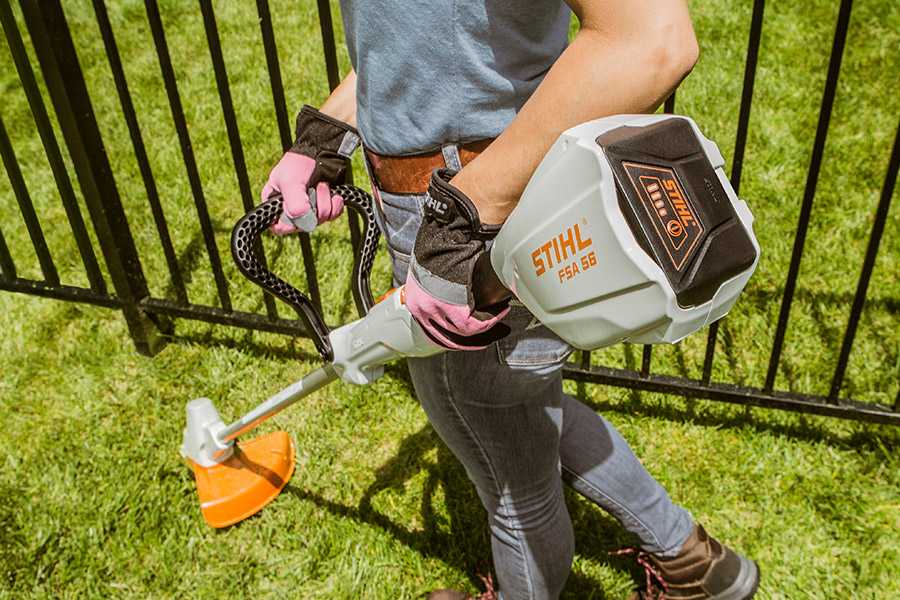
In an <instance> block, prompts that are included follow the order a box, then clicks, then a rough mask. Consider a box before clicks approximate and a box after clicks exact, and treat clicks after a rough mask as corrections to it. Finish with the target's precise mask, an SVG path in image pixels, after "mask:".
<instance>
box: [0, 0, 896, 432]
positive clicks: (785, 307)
mask: <svg viewBox="0 0 900 600" xmlns="http://www.w3.org/2000/svg"><path fill="white" fill-rule="evenodd" d="M92 2H93V9H94V13H95V16H96V22H97V26H98V29H99V32H100V34H101V37H102V41H103V45H104V48H105V52H106V56H107V59H108V62H109V67H110V71H111V73H112V77H113V80H114V83H115V89H116V93H117V95H118V100H119V103H120V106H121V110H122V114H123V115H124V118H125V121H126V125H127V130H128V133H129V135H130V138H131V144H132V148H133V152H134V157H135V159H136V161H137V164H138V166H139V170H140V175H141V178H142V180H143V185H144V188H145V191H146V195H147V199H148V202H149V207H150V211H151V213H152V217H153V221H154V223H155V227H156V229H157V232H158V238H159V243H160V245H161V247H162V251H163V254H164V257H165V263H166V265H167V267H168V270H169V277H170V281H171V293H169V294H167V295H166V296H167V297H155V296H153V295H152V294H151V293H150V291H149V289H148V285H147V282H146V279H145V276H144V272H143V269H142V263H141V260H140V257H139V255H138V250H137V248H136V245H135V242H134V239H133V237H132V233H131V231H130V230H129V227H128V224H127V221H126V213H125V209H124V207H123V204H122V202H121V199H120V195H119V189H118V188H117V185H116V181H115V180H114V177H113V171H112V168H111V167H110V162H109V157H108V155H107V151H106V149H105V148H104V144H103V141H102V139H101V135H100V129H99V127H98V123H97V119H96V118H95V115H94V109H93V106H92V102H91V97H90V95H89V93H88V89H87V86H86V83H85V77H84V74H83V72H82V70H81V66H80V65H79V62H78V58H77V55H76V51H75V45H74V44H73V40H72V37H71V35H70V30H69V26H68V23H67V21H66V17H65V15H64V12H63V9H62V6H61V3H60V2H59V1H58V0H57V1H54V0H21V2H20V5H21V10H22V15H23V20H24V23H25V27H26V29H27V33H28V35H29V36H30V39H31V42H32V45H33V47H34V52H35V54H36V57H37V61H38V64H39V68H40V73H41V75H42V77H43V81H44V84H45V85H46V88H47V93H48V95H49V98H50V100H51V102H52V104H53V108H54V112H55V115H56V120H57V121H58V124H59V129H60V131H61V133H62V136H63V140H64V142H65V147H66V149H67V151H68V155H69V156H70V157H71V161H72V167H73V170H74V172H75V175H76V177H77V179H78V183H79V186H80V189H81V195H82V196H83V199H84V203H85V205H86V206H87V209H88V212H89V217H90V223H91V224H92V226H93V228H94V232H95V234H96V239H97V243H98V245H99V247H100V250H101V252H102V253H103V261H104V264H105V266H106V271H107V273H108V276H109V280H110V282H111V283H112V288H113V289H112V290H110V289H108V288H107V283H106V279H105V278H104V275H103V273H102V270H101V266H100V263H99V262H98V258H97V256H96V255H95V251H94V247H93V245H92V243H91V240H90V236H89V234H88V230H87V227H86V224H85V222H84V219H83V218H82V215H81V212H80V209H79V205H78V202H77V200H76V195H75V191H74V189H73V186H72V183H71V181H70V179H69V174H68V171H67V168H66V164H65V161H64V159H63V154H62V151H61V148H60V147H59V145H58V143H57V138H56V135H55V133H54V130H53V127H52V125H51V120H50V116H49V114H48V112H47V108H46V107H45V105H44V101H43V97H42V95H41V92H40V89H39V87H38V81H37V79H36V77H35V74H34V72H33V70H32V66H31V63H30V61H29V57H28V55H27V52H26V48H25V45H24V43H23V39H22V32H20V31H19V28H18V25H17V22H16V19H15V16H14V14H13V11H12V8H11V6H10V5H9V3H8V2H7V1H6V0H2V1H0V21H2V26H3V29H4V32H5V35H6V40H7V43H8V45H9V49H10V53H11V55H12V57H13V60H14V63H15V67H16V71H17V74H18V79H19V82H20V83H21V86H22V90H23V91H24V93H25V95H26V96H27V99H28V103H29V106H30V109H31V112H32V115H33V119H34V123H35V125H36V128H37V131H38V133H39V135H40V139H41V142H42V145H43V150H44V152H45V153H46V156H47V160H48V162H49V164H50V167H51V170H52V173H53V176H54V179H55V183H56V186H57V189H58V192H59V195H60V198H61V200H62V203H63V206H64V209H65V212H66V215H67V217H68V221H69V224H70V228H71V233H72V236H73V238H74V241H75V244H76V246H77V249H78V253H79V255H80V259H81V262H82V263H83V267H84V273H85V275H86V277H87V281H88V286H87V287H79V286H72V285H65V284H63V283H61V282H60V277H59V275H58V272H57V268H56V265H55V264H54V261H53V258H52V257H51V254H50V251H49V249H48V245H47V242H46V241H45V237H44V233H43V231H42V228H41V223H40V221H39V219H38V216H37V212H36V210H35V208H34V205H33V203H32V201H31V198H30V196H29V190H28V188H27V187H26V184H25V181H24V179H23V176H22V173H21V172H20V168H19V164H18V162H17V159H16V155H15V153H14V150H13V147H12V145H11V143H10V139H9V136H8V135H7V131H6V129H5V127H4V125H3V122H2V120H0V152H2V158H3V163H4V165H5V167H6V171H7V175H8V177H9V181H10V184H11V188H12V191H13V193H14V195H15V198H16V201H17V202H18V206H19V209H20V213H21V218H22V219H23V221H24V224H25V226H26V228H27V231H28V234H29V236H30V238H31V241H32V244H33V247H34V251H35V254H36V256H37V259H38V263H39V265H40V270H41V273H42V276H43V279H29V278H24V277H21V276H19V274H18V273H17V269H16V265H15V263H14V261H13V258H12V256H11V253H10V251H9V248H8V246H7V243H6V241H5V239H4V237H3V233H2V231H0V289H2V290H8V291H14V292H22V293H26V294H34V295H39V296H46V297H50V298H56V299H60V300H68V301H76V302H86V303H91V304H95V305H99V306H104V307H109V308H115V309H119V310H121V311H122V314H123V315H124V317H125V320H126V322H127V324H128V328H129V331H130V334H131V337H132V339H133V341H134V344H135V346H136V348H137V349H138V351H139V352H141V353H144V354H148V355H152V354H153V353H155V352H156V351H157V350H158V349H159V348H160V347H161V345H162V344H163V343H164V336H162V335H160V334H164V333H168V332H170V331H171V328H172V319H177V318H185V319H197V320H201V321H206V322H211V323H219V324H224V325H232V326H238V327H244V328H249V329H255V330H262V331H269V332H276V333H284V334H289V335H299V336H302V335H304V332H303V330H302V327H301V326H300V325H299V322H298V321H295V320H293V319H286V318H283V317H280V316H279V314H278V309H277V307H276V304H275V303H274V301H273V300H272V298H271V297H269V296H266V295H264V298H263V302H264V306H265V314H264V315H263V314H257V313H254V312H243V311H239V310H236V309H234V308H233V305H232V299H231V296H230V292H229V285H228V280H227V277H226V274H225V270H224V269H223V265H222V262H221V258H220V253H219V248H218V247H217V243H216V239H215V235H214V230H213V224H212V220H211V218H210V212H209V209H208V207H207V202H206V197H205V195H204V190H203V186H202V184H201V179H200V176H199V173H198V168H197V160H196V158H195V153H194V149H193V146H192V142H191V136H190V134H189V131H188V126H187V122H186V119H185V112H184V109H183V105H182V100H181V96H180V94H179V88H178V85H177V82H176V77H175V71H174V69H173V64H172V59H171V55H170V51H169V48H168V45H167V41H166V35H165V32H164V29H163V23H162V20H161V18H160V11H159V8H158V5H157V2H156V0H146V2H145V10H146V16H147V21H148V24H149V27H150V30H151V32H152V37H153V42H154V45H155V50H156V54H157V58H158V62H159V67H160V70H161V73H162V78H163V82H164V86H165V92H166V96H167V99H168V104H169V108H170V111H171V118H172V122H173V123H174V126H175V130H176V132H177V137H178V142H179V146H180V151H181V155H182V158H183V161H184V166H185V168H186V170H187V176H188V181H189V184H190V190H191V195H192V198H193V202H194V204H195V208H196V214H197V217H198V222H199V225H200V230H201V231H200V233H201V235H202V240H203V244H204V246H205V249H206V254H207V256H208V260H209V265H210V269H211V272H212V275H213V279H214V282H215V289H216V296H217V300H218V306H212V305H205V304H197V303H193V302H191V301H189V299H188V294H187V292H186V288H185V276H184V273H182V270H181V267H180V265H179V261H178V258H177V256H176V252H175V249H174V247H173V243H172V239H171V235H170V231H169V227H168V224H167V221H166V216H165V213H164V211H163V207H162V203H161V202H160V191H159V190H158V189H157V184H156V179H155V177H154V174H153V171H152V168H151V165H150V161H149V159H148V155H147V150H146V145H145V141H144V139H143V137H142V133H141V129H140V127H139V125H138V119H137V117H136V110H135V106H134V102H133V100H132V96H131V94H130V92H129V87H128V84H127V82H126V78H125V72H124V70H123V66H122V62H121V58H120V55H119V49H118V47H117V45H116V40H115V38H114V35H113V29H112V26H111V24H110V19H109V16H108V14H107V9H106V6H105V5H104V2H103V0H92ZM199 5H200V10H201V13H202V19H203V26H204V31H205V34H206V41H207V46H208V49H209V53H210V58H211V61H212V65H213V70H214V74H215V82H216V87H217V90H218V94H219V99H220V102H221V110H222V115H223V117H224V120H225V128H226V131H227V136H228V141H229V146H230V151H231V157H232V161H233V164H234V167H235V173H236V175H237V181H238V186H239V189H240V195H241V200H242V203H243V207H244V209H249V208H251V207H252V206H253V204H254V194H253V192H252V189H251V185H250V181H249V178H248V175H247V168H246V164H245V162H246V161H245V157H244V150H243V146H242V142H241V136H240V133H239V130H238V122H237V119H236V116H235V110H234V105H233V100H232V94H231V91H230V88H229V79H228V76H227V73H226V66H225V60H224V58H223V53H222V48H221V44H220V40H219V33H218V30H217V23H216V17H215V14H214V11H213V5H212V3H211V1H210V0H199ZM851 5H852V2H851V0H842V1H841V2H840V7H839V10H838V17H837V23H836V26H835V29H834V39H833V44H832V50H831V56H830V61H829V66H828V72H827V76H826V81H825V87H824V92H823V95H822V99H821V106H820V110H819V117H818V126H817V129H816V135H815V140H814V143H813V147H812V153H811V158H810V163H809V170H808V172H807V177H806V186H805V190H804V193H803V197H802V204H801V208H800V214H799V221H798V224H797V228H796V234H795V237H794V244H793V252H792V254H791V260H790V265H789V268H788V272H787V274H786V278H785V283H784V292H783V295H782V298H781V309H780V312H779V316H778V321H777V325H776V329H775V336H774V343H773V346H772V349H771V354H770V357H769V363H768V370H767V375H766V378H765V383H764V385H763V386H762V387H743V386H738V385H734V384H731V383H722V382H715V381H712V380H711V379H712V372H713V361H714V360H715V359H716V356H717V352H716V344H717V340H718V338H719V337H720V336H719V330H720V326H719V323H715V324H713V326H712V327H710V328H709V331H708V334H707V340H706V349H705V355H704V361H703V368H702V375H701V376H700V377H699V378H696V379H693V378H689V377H672V376H668V375H661V374H656V373H654V372H653V370H652V359H653V349H652V347H651V346H645V347H644V348H643V353H642V358H641V365H640V368H639V369H635V370H632V369H623V368H611V367H604V366H598V365H595V364H593V362H592V360H591V355H590V353H581V354H580V355H579V356H578V360H577V361H576V362H570V363H569V364H568V365H567V367H566V375H567V377H569V378H570V379H573V380H577V381H586V382H592V383H601V384H609V385H616V386H621V387H626V388H632V389H637V390H647V391H653V392H664V393H670V394H677V395H682V396H686V397H692V398H705V399H712V400H720V401H725V402H731V403H737V404H744V405H753V406H763V407H769V408H779V409H787V410H792V411H798V412H805V413H815V414H821V415H829V416H837V417H844V418H852V419H859V420H866V421H873V422H882V423H891V424H900V389H898V390H897V392H896V394H897V395H896V398H895V400H894V403H893V406H886V405H881V404H874V403H862V402H857V401H854V400H853V399H851V398H846V397H842V396H841V392H842V386H843V383H844V379H845V373H846V370H847V365H848V361H849V358H850V354H851V350H852V348H853V343H854V339H855V337H856V332H857V328H858V325H859V323H860V317H861V315H862V313H863V308H864V305H865V302H866V295H867V291H868V287H869V281H870V279H871V276H872V272H873V269H874V266H875V260H876V257H877V254H878V249H879V245H880V243H881V239H882V235H883V232H884V229H885V224H886V222H887V218H888V211H889V208H890V203H891V199H892V196H893V193H894V188H895V185H896V180H897V173H898V168H900V126H898V129H897V133H896V136H895V139H894V143H893V149H892V151H891V154H890V157H889V158H888V159H887V174H886V177H885V179H884V182H883V186H882V188H881V194H880V200H879V202H878V207H877V209H876V212H875V215H874V219H873V223H872V228H871V233H870V234H869V242H868V248H867V250H866V253H865V258H864V261H863V264H862V268H861V273H860V276H859V280H858V284H857V287H856V293H855V295H854V298H853V302H852V306H851V308H850V312H849V317H848V319H847V325H846V330H845V332H844V335H843V340H842V342H841V347H840V352H839V357H838V360H837V363H836V364H835V365H834V371H833V375H832V379H831V384H830V391H829V392H828V393H827V394H823V395H815V394H804V393H795V392H787V391H781V390H776V389H774V387H775V381H776V376H777V374H778V372H779V367H780V364H781V356H782V351H783V348H784V340H785V334H786V332H787V329H788V325H789V323H790V312H791V306H792V303H793V301H794V296H795V292H796V286H797V279H798V275H799V268H800V263H801V259H802V257H803V251H804V245H805V241H806V236H807V231H808V229H809V225H810V215H811V210H812V207H813V201H814V198H815V196H816V185H817V183H818V181H819V172H820V169H821V166H822V161H823V153H824V148H825V142H826V137H827V135H828V131H829V123H830V121H831V114H832V108H833V106H834V101H835V92H836V89H837V82H838V77H839V74H840V71H841V61H842V58H843V55H844V46H845V42H846V39H847V31H848V25H849V20H850V13H851ZM256 8H257V12H258V17H259V34H260V37H261V41H262V45H263V48H264V51H265V58H266V66H267V69H268V75H269V82H270V85H271V96H272V100H273V102H274V108H275V115H276V119H277V123H278V131H279V135H280V138H281V143H282V146H283V147H285V148H287V147H288V146H289V145H290V144H291V127H290V122H289V119H288V113H287V109H286V102H285V92H284V88H283V84H282V77H281V70H280V64H279V58H278V52H277V48H276V43H275V36H274V30H273V24H272V17H271V14H270V10H269V4H268V0H256ZM764 8H765V1H764V0H755V1H754V3H753V8H752V16H751V20H750V28H749V41H748V46H747V52H746V63H745V67H744V79H743V88H742V95H741V102H740V109H739V115H738V122H737V130H736V131H737V133H736V138H735V146H734V149H733V157H734V158H733V163H732V172H731V180H732V183H733V185H734V187H735V189H736V190H739V189H740V184H741V175H742V170H743V165H744V154H745V149H746V146H747V139H748V126H749V122H750V108H751V102H752V100H753V96H754V93H753V92H754V83H755V77H756V73H757V61H758V57H759V49H760V40H761V36H762V29H763V14H764ZM318 10H319V13H318V14H319V24H320V28H321V33H322V41H323V47H324V62H325V68H326V70H327V75H328V82H329V84H330V86H331V88H332V89H333V88H334V87H335V86H336V85H337V84H338V81H339V77H338V60H337V53H336V48H335V38H334V32H333V24H332V18H331V12H330V7H329V3H328V1H327V0H318ZM665 109H666V110H667V111H673V110H674V109H675V97H674V95H673V97H671V98H670V99H669V100H668V101H667V103H666V107H665ZM349 226H350V236H351V240H352V241H353V243H354V245H355V243H356V242H357V241H358V237H359V227H358V224H357V223H356V222H355V220H352V219H351V220H350V225H349ZM299 239H300V242H299V243H300V248H301V252H302V256H303V261H304V266H305V273H306V278H307V281H306V283H307V289H308V291H309V294H310V297H311V299H312V301H313V303H314V304H315V305H316V306H317V307H318V308H321V300H320V292H319V286H318V278H317V275H316V264H315V261H314V255H313V248H312V245H311V243H310V239H309V236H308V235H306V234H301V235H300V236H299ZM875 367H877V366H875ZM885 367H886V368H885V369H884V372H885V373H889V372H890V366H889V365H885ZM885 385H887V386H892V387H900V384H898V382H897V381H886V382H885Z"/></svg>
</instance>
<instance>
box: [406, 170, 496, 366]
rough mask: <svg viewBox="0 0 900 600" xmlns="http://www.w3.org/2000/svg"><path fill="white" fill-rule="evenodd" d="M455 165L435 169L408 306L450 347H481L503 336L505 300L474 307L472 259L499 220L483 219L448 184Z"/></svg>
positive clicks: (408, 282) (412, 270) (409, 276)
mask: <svg viewBox="0 0 900 600" xmlns="http://www.w3.org/2000/svg"><path fill="white" fill-rule="evenodd" d="M454 175H455V172H454V171H451V170H449V169H441V170H438V171H435V172H434V174H433V175H432V177H431V184H430V185H429V187H428V197H427V198H426V201H425V217H424V220H423V222H422V226H421V227H420V228H419V233H418V235H417V236H416V243H415V247H414V249H413V256H412V258H411V260H410V265H409V272H408V274H407V277H406V307H407V308H408V309H409V312H410V313H412V315H413V317H414V318H415V319H416V321H418V323H419V325H421V326H422V329H423V330H424V331H425V333H426V334H428V336H429V337H430V338H431V339H432V340H434V341H435V342H436V343H437V344H439V345H441V346H443V347H445V348H449V349H451V350H480V349H482V348H485V347H487V346H488V345H490V344H491V343H493V342H495V341H497V340H499V339H500V338H503V337H505V336H506V335H507V334H508V333H509V327H507V326H506V325H505V324H503V323H501V322H500V320H501V319H502V318H503V317H504V316H506V313H507V312H509V303H508V302H501V303H499V304H495V305H493V306H491V307H490V308H487V309H481V310H479V309H476V308H475V299H474V298H473V294H472V283H473V275H474V271H475V262H476V261H477V260H478V257H479V256H480V255H482V254H483V253H484V252H485V250H486V249H487V242H489V241H490V240H492V239H494V237H495V236H496V235H497V232H499V231H500V226H499V225H482V224H481V221H480V220H479V218H478V210H477V209H476V208H475V205H474V204H472V201H471V200H470V199H469V198H467V197H466V195H465V194H463V193H462V192H461V191H460V190H458V189H457V188H455V187H453V186H452V185H450V183H449V181H450V179H451V178H452V177H453V176H454Z"/></svg>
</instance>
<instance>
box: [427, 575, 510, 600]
mask: <svg viewBox="0 0 900 600" xmlns="http://www.w3.org/2000/svg"><path fill="white" fill-rule="evenodd" d="M478 577H479V579H481V581H482V582H483V583H484V588H485V591H484V593H482V594H478V595H477V596H470V595H469V594H467V593H465V592H460V591H459V590H435V591H433V592H431V593H430V594H428V596H427V597H426V600H497V599H498V598H499V596H498V595H497V590H495V589H494V578H493V577H491V575H490V574H488V576H487V577H483V576H481V575H479V576H478Z"/></svg>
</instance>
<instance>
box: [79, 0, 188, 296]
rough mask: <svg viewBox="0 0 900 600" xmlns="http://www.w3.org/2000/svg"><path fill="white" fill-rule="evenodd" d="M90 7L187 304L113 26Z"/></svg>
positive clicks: (172, 277) (102, 10)
mask: <svg viewBox="0 0 900 600" xmlns="http://www.w3.org/2000/svg"><path fill="white" fill-rule="evenodd" d="M93 3H94V14H95V15H96V17H97V26H98V28H99V29H100V36H101V37H102V38H103V46H104V48H105V49H106V58H107V60H108V61H109V67H110V70H111V71H112V75H113V81H114V82H115V85H116V93H117V94H118V96H119V104H120V105H121V107H122V114H123V115H124V116H125V123H126V125H127V126H128V134H129V136H130V137H131V146H132V148H133V149H134V157H135V159H136V160H137V164H138V169H139V170H140V172H141V179H142V180H143V182H144V190H145V191H146V193H147V202H148V203H149V204H150V212H151V213H152V214H153V222H154V223H155V224H156V231H157V233H158V235H159V241H160V245H161V246H162V250H163V256H164V257H165V259H166V266H167V267H168V269H169V281H170V282H171V284H172V289H173V290H174V292H175V297H176V298H177V299H178V300H179V301H180V302H182V303H185V304H187V302H188V297H187V290H186V289H185V286H184V278H183V277H182V276H181V267H179V265H178V257H177V256H176V255H175V248H174V247H173V246H172V237H171V235H169V225H168V223H167V222H166V216H165V213H163V208H162V204H161V202H160V199H159V192H158V190H157V188H156V179H155V178H154V176H153V170H152V169H151V168H150V160H149V159H148V157H147V149H146V147H145V146H144V138H143V136H142V135H141V128H140V125H139V124H138V120H137V113H136V112H135V110H134V103H133V102H132V101H131V92H129V91H128V82H127V80H126V79H125V70H124V69H123V68H122V60H121V58H120V57H119V48H118V45H117V44H116V38H115V36H114V35H113V31H112V24H111V23H110V21H109V15H108V14H107V12H106V5H105V4H104V1H103V0H93Z"/></svg>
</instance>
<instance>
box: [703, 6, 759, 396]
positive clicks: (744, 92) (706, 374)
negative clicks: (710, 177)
mask: <svg viewBox="0 0 900 600" xmlns="http://www.w3.org/2000/svg"><path fill="white" fill-rule="evenodd" d="M765 9H766V1H765V0H755V1H754V2H753V14H752V15H751V17H750V36H749V37H750V39H749V41H748V42H747V60H746V62H745V63H744V83H743V86H742V88H741V108H740V112H739V113H738V126H737V134H736V135H735V139H734V158H733V159H732V161H731V185H732V187H734V193H735V194H738V193H739V192H740V189H741V174H742V173H743V171H744V150H745V149H746V147H747V129H748V127H749V125H750V105H751V104H752V102H753V86H754V84H755V83H756V63H757V61H758V59H759V43H760V39H761V38H762V25H763V14H764V13H765ZM719 323H721V320H719V321H715V322H714V323H713V324H712V325H710V326H709V333H708V334H707V337H706V353H705V356H704V357H703V375H702V377H701V381H702V382H703V383H709V379H710V377H711V376H712V365H713V359H714V357H715V352H716V339H717V336H718V334H719Z"/></svg>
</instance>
